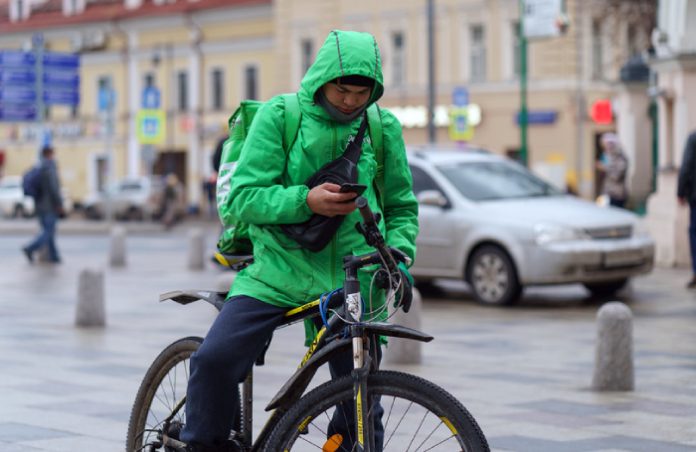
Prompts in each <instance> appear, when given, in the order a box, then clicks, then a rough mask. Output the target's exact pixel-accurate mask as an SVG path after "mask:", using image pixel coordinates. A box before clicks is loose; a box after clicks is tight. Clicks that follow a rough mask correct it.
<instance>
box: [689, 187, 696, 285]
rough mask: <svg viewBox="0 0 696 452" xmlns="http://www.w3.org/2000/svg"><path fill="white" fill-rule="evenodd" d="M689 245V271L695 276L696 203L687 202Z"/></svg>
mask: <svg viewBox="0 0 696 452" xmlns="http://www.w3.org/2000/svg"><path fill="white" fill-rule="evenodd" d="M689 245H690V246H691V270H692V271H693V274H694V275H696V201H689Z"/></svg>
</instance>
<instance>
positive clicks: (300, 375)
mask: <svg viewBox="0 0 696 452" xmlns="http://www.w3.org/2000/svg"><path fill="white" fill-rule="evenodd" d="M344 348H345V349H348V350H349V351H350V350H352V348H353V344H352V340H351V339H350V338H346V339H337V340H335V341H333V342H331V343H330V344H328V345H327V346H326V347H324V348H322V349H321V350H319V351H317V352H316V353H315V354H314V355H312V357H311V358H309V360H307V362H306V363H305V365H304V366H302V367H300V368H299V369H297V370H296V371H295V373H294V374H293V375H292V376H291V377H290V378H289V379H288V381H286V382H285V384H284V385H283V387H282V388H280V391H278V393H277V394H276V395H275V397H273V399H271V401H270V402H269V403H268V405H267V406H266V411H271V410H274V409H276V408H278V407H281V406H290V405H291V404H292V403H294V402H295V401H297V400H299V398H300V397H302V394H304V391H305V389H307V386H308V385H309V383H310V382H311V381H312V378H314V374H315V373H316V372H317V369H319V367H321V366H322V365H324V364H325V363H326V362H327V361H328V360H329V359H330V358H331V356H333V355H334V354H335V353H338V352H340V351H343V349H344Z"/></svg>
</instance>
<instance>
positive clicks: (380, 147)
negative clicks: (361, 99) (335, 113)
mask: <svg viewBox="0 0 696 452" xmlns="http://www.w3.org/2000/svg"><path fill="white" fill-rule="evenodd" d="M367 119H368V122H369V124H370V140H371V141H372V149H374V151H375V161H376V162H377V172H376V173H375V181H374V186H375V191H376V192H377V199H378V200H379V203H380V205H382V206H383V205H384V202H383V201H384V200H383V199H382V194H383V193H384V131H383V129H382V112H381V111H380V109H379V105H377V103H374V104H372V105H370V107H369V108H368V109H367Z"/></svg>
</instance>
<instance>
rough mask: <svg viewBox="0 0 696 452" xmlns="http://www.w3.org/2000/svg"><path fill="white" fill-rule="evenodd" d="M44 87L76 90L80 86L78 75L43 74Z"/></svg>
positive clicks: (68, 73)
mask: <svg viewBox="0 0 696 452" xmlns="http://www.w3.org/2000/svg"><path fill="white" fill-rule="evenodd" d="M43 82H44V86H56V87H64V88H73V89H77V87H78V86H79V85H80V74H78V73H77V72H74V71H55V72H44V75H43Z"/></svg>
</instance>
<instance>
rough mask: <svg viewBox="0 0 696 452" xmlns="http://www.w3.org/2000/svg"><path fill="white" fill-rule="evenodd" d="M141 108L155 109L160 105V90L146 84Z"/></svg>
mask: <svg viewBox="0 0 696 452" xmlns="http://www.w3.org/2000/svg"><path fill="white" fill-rule="evenodd" d="M141 103H142V108H144V109H146V110H157V109H158V108H159V107H160V91H159V89H157V88H155V87H154V86H148V87H146V88H145V89H144V90H143V99H142V102H141Z"/></svg>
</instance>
